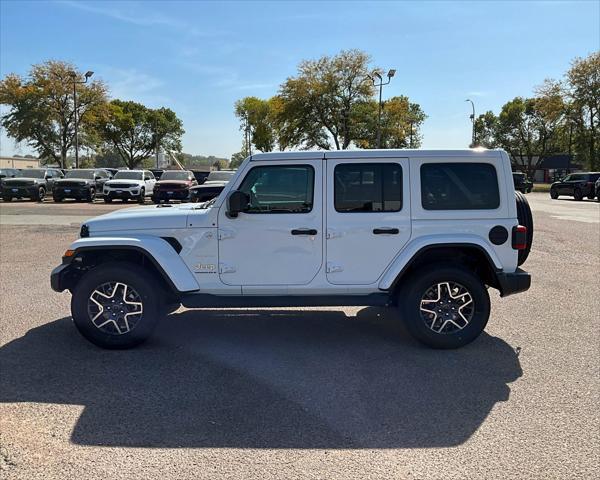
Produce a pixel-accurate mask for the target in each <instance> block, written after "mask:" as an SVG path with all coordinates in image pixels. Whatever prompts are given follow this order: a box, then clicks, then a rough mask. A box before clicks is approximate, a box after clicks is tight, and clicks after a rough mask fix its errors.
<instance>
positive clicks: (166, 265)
mask: <svg viewBox="0 0 600 480" xmlns="http://www.w3.org/2000/svg"><path fill="white" fill-rule="evenodd" d="M117 249H121V250H134V251H138V252H140V253H142V254H144V255H145V256H146V257H147V258H148V259H149V260H150V261H151V262H152V263H153V264H154V266H155V267H156V268H157V270H158V271H159V272H160V273H161V274H162V276H163V278H164V280H165V281H166V282H167V283H168V284H169V285H171V286H172V287H173V288H174V290H176V291H177V292H192V291H195V290H198V289H199V288H200V286H199V285H198V282H197V281H196V278H195V277H194V274H193V273H192V272H191V271H190V269H189V268H188V266H187V265H186V264H185V262H184V261H183V259H182V258H181V257H180V256H179V254H178V253H177V252H176V251H175V249H174V248H173V246H172V245H171V244H170V243H169V242H168V241H167V240H164V239H162V238H160V237H155V236H151V235H136V236H132V237H87V238H80V239H79V240H76V241H74V242H73V243H72V244H71V246H70V247H69V250H74V251H75V252H86V251H100V250H105V251H110V250H117Z"/></svg>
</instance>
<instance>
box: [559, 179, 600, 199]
mask: <svg viewBox="0 0 600 480" xmlns="http://www.w3.org/2000/svg"><path fill="white" fill-rule="evenodd" d="M598 178H600V172H589V173H571V174H570V175H567V176H566V177H565V178H563V179H562V180H560V181H558V182H554V183H553V184H552V185H551V186H550V197H551V198H554V199H556V198H558V197H559V196H560V195H567V196H569V197H574V198H575V200H582V199H583V197H588V198H589V199H590V200H593V199H594V197H595V196H596V188H595V185H594V184H595V182H596V180H598Z"/></svg>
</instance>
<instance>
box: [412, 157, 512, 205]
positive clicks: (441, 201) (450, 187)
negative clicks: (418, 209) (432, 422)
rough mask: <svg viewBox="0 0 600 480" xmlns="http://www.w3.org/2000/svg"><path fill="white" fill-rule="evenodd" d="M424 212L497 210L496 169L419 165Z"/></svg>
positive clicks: (480, 165)
mask: <svg viewBox="0 0 600 480" xmlns="http://www.w3.org/2000/svg"><path fill="white" fill-rule="evenodd" d="M421 204H422V205H423V208H424V209H425V210H491V209H495V208H498V207H499V206H500V192H499V189H498V177H497V174H496V169H495V168H494V166H493V165H490V164H489V163H426V164H424V165H421Z"/></svg>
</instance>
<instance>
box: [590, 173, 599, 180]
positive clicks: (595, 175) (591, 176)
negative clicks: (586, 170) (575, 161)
mask: <svg viewBox="0 0 600 480" xmlns="http://www.w3.org/2000/svg"><path fill="white" fill-rule="evenodd" d="M599 178H600V173H592V174H591V175H590V182H595V181H596V180H598V179H599Z"/></svg>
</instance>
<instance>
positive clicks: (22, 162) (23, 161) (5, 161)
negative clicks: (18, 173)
mask: <svg viewBox="0 0 600 480" xmlns="http://www.w3.org/2000/svg"><path fill="white" fill-rule="evenodd" d="M39 166H40V161H39V159H37V158H24V157H0V168H39Z"/></svg>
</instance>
